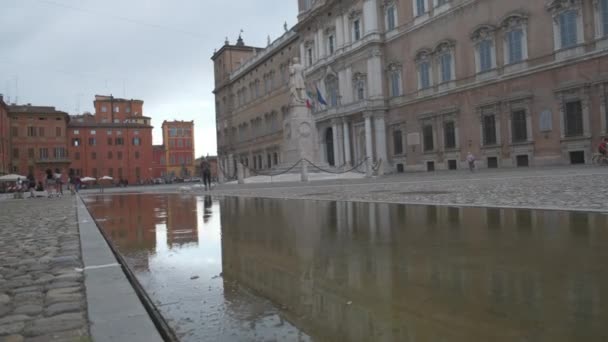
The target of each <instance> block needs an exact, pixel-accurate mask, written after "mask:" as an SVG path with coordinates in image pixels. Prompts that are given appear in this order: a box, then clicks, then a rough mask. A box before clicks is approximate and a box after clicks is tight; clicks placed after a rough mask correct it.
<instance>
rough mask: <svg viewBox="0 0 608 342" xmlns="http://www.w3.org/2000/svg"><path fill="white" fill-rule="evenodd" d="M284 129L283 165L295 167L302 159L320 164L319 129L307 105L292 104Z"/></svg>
mask: <svg viewBox="0 0 608 342" xmlns="http://www.w3.org/2000/svg"><path fill="white" fill-rule="evenodd" d="M283 127H284V130H283V164H284V165H293V164H295V163H296V162H298V160H300V159H308V160H310V161H311V162H313V163H315V164H318V163H319V144H318V143H317V128H316V126H315V122H314V120H313V118H312V114H311V113H310V110H309V109H308V108H307V107H306V105H305V104H303V103H302V104H299V103H296V104H291V105H290V107H289V114H288V116H287V117H286V118H285V122H284V123H283Z"/></svg>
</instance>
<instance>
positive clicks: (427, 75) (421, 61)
mask: <svg viewBox="0 0 608 342" xmlns="http://www.w3.org/2000/svg"><path fill="white" fill-rule="evenodd" d="M416 65H417V68H418V89H419V90H421V89H426V88H430V87H431V86H432V85H433V79H432V78H431V75H432V72H433V69H432V65H431V54H430V52H429V51H428V50H422V51H420V52H418V53H417V54H416Z"/></svg>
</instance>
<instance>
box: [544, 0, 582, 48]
mask: <svg viewBox="0 0 608 342" xmlns="http://www.w3.org/2000/svg"><path fill="white" fill-rule="evenodd" d="M547 9H548V11H549V12H550V13H551V15H552V16H553V41H554V45H555V50H563V49H569V48H573V47H576V46H577V45H579V44H581V43H583V41H584V36H583V13H582V10H583V9H582V1H580V0H552V1H550V2H549V4H548V5H547Z"/></svg>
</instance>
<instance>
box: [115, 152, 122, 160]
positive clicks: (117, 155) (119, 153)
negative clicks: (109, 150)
mask: <svg viewBox="0 0 608 342" xmlns="http://www.w3.org/2000/svg"><path fill="white" fill-rule="evenodd" d="M116 159H118V160H122V151H118V152H116Z"/></svg>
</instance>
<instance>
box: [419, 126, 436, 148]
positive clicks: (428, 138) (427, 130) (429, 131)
mask: <svg viewBox="0 0 608 342" xmlns="http://www.w3.org/2000/svg"><path fill="white" fill-rule="evenodd" d="M422 136H423V139H424V150H425V151H432V150H434V149H435V142H434V141H433V126H431V125H425V126H424V127H423V129H422Z"/></svg>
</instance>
